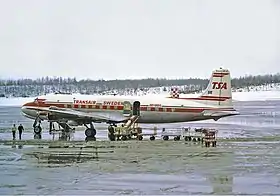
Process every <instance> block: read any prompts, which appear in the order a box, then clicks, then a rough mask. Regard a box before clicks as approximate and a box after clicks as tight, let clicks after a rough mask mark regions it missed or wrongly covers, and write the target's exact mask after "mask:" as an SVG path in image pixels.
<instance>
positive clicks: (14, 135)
mask: <svg viewBox="0 0 280 196" xmlns="http://www.w3.org/2000/svg"><path fill="white" fill-rule="evenodd" d="M16 131H17V128H16V124H14V126H13V127H12V133H13V140H15V139H16Z"/></svg>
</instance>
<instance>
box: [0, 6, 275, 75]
mask: <svg viewBox="0 0 280 196" xmlns="http://www.w3.org/2000/svg"><path fill="white" fill-rule="evenodd" d="M0 25H1V31H0V66H1V72H0V77H2V78H3V77H4V78H19V77H32V78H36V77H39V76H46V75H49V76H63V77H67V76H70V77H74V76H76V77H77V78H78V79H81V78H92V79H100V78H104V79H115V78H120V79H121V78H134V77H136V78H145V77H166V78H186V77H187V78H188V77H206V78H208V77H209V75H210V72H211V71H212V70H213V69H215V68H218V67H220V66H221V65H223V67H226V68H229V69H230V71H231V73H232V76H234V77H236V76H240V75H245V74H259V73H276V72H280V1H277V0H274V1H273V0H208V1H207V0H181V1H179V0H169V1H167V0H141V1H140V0H98V1H97V0H76V1H74V0H24V1H23V0H0Z"/></svg>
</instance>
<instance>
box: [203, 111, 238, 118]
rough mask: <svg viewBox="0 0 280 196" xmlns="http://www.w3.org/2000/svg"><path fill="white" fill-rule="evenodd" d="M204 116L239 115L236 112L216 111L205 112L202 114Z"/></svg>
mask: <svg viewBox="0 0 280 196" xmlns="http://www.w3.org/2000/svg"><path fill="white" fill-rule="evenodd" d="M203 115H204V116H209V117H210V116H211V117H225V116H234V115H239V112H237V111H217V110H205V111H204V112H203Z"/></svg>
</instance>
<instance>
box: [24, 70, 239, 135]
mask: <svg viewBox="0 0 280 196" xmlns="http://www.w3.org/2000/svg"><path fill="white" fill-rule="evenodd" d="M21 110H22V113H23V115H24V116H26V117H28V118H31V119H38V116H39V118H40V119H41V120H52V121H56V122H58V123H59V122H60V121H61V122H62V121H63V122H71V124H72V125H86V124H90V125H91V129H92V130H94V131H95V133H96V130H95V129H94V127H93V123H102V122H104V123H109V124H117V123H121V122H126V121H128V120H129V119H130V117H131V116H133V115H138V116H139V117H138V118H137V123H175V122H189V121H200V120H208V119H213V120H218V119H220V118H223V117H227V116H232V115H237V114H239V113H238V112H237V111H236V110H235V109H234V108H233V105H232V91H231V77H230V72H229V71H228V70H227V69H218V70H214V71H213V72H212V75H211V78H210V81H209V84H208V87H207V88H206V90H205V91H204V92H203V93H202V95H200V96H198V97H191V98H183V97H180V96H179V94H178V92H177V90H176V89H172V91H171V96H169V97H159V96H153V95H147V96H117V95H108V96H95V95H71V94H52V95H44V96H39V97H38V98H36V99H35V100H34V101H33V102H29V103H25V104H24V105H23V106H22V108H21ZM88 129H89V128H88Z"/></svg>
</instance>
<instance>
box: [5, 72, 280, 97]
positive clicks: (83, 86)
mask: <svg viewBox="0 0 280 196" xmlns="http://www.w3.org/2000/svg"><path fill="white" fill-rule="evenodd" d="M208 82H209V80H208V79H200V78H188V79H165V78H147V79H134V80H131V79H127V80H117V79H116V80H90V79H82V80H77V79H76V78H62V77H48V76H47V77H41V78H38V79H18V80H11V79H9V80H3V79H2V80H1V79H0V94H2V96H3V95H6V94H19V92H20V93H21V94H22V92H25V94H29V95H31V94H34V93H33V92H36V93H50V92H54V91H64V92H68V93H72V92H79V93H84V94H91V93H100V92H104V91H111V90H119V89H142V90H143V89H146V88H151V87H162V86H166V87H168V86H185V88H184V89H185V91H188V92H195V91H199V90H202V89H205V88H206V86H207V84H208ZM272 83H280V74H279V73H277V74H267V75H257V76H252V75H249V76H243V77H239V78H233V79H232V87H233V88H235V89H238V88H244V87H248V86H259V85H267V84H272ZM36 93H35V94H36Z"/></svg>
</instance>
